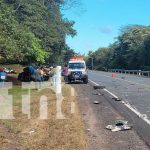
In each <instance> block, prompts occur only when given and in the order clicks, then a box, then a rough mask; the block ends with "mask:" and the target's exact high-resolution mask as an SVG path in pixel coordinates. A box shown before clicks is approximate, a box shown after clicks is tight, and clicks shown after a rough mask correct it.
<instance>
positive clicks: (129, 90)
mask: <svg viewBox="0 0 150 150" xmlns="http://www.w3.org/2000/svg"><path fill="white" fill-rule="evenodd" d="M88 75H89V79H90V80H92V81H94V82H95V83H97V84H99V85H104V86H106V89H107V90H108V91H110V92H111V93H113V94H115V95H116V96H117V97H119V98H122V99H123V101H125V102H126V103H128V104H130V105H131V107H132V108H133V109H134V110H135V111H136V112H137V113H139V114H141V115H142V116H143V117H145V118H147V122H148V121H149V120H150V78H145V77H140V76H135V75H127V74H113V75H112V73H108V72H101V71H88ZM149 123H150V122H149Z"/></svg>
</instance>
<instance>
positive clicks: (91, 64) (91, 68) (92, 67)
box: [89, 57, 94, 70]
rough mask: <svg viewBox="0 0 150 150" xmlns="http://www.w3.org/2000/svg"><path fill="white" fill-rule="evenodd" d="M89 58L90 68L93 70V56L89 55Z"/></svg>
mask: <svg viewBox="0 0 150 150" xmlns="http://www.w3.org/2000/svg"><path fill="white" fill-rule="evenodd" d="M89 58H90V59H91V69H92V70H93V65H94V64H93V57H89Z"/></svg>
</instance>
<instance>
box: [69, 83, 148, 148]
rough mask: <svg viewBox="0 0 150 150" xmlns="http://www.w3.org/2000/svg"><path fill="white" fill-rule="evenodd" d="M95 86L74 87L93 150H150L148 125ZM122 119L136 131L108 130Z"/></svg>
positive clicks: (90, 84) (81, 85) (90, 146)
mask: <svg viewBox="0 0 150 150" xmlns="http://www.w3.org/2000/svg"><path fill="white" fill-rule="evenodd" d="M93 85H94V84H93V83H91V82H89V84H72V86H73V87H74V88H75V91H76V92H77V100H78V104H79V106H80V112H81V114H82V119H83V121H84V123H85V127H86V129H87V135H88V141H89V148H90V149H91V150H148V149H149V148H150V147H148V146H147V145H149V146H150V141H149V139H150V134H149V133H148V132H149V131H150V126H149V125H148V124H146V123H145V124H144V123H143V122H144V121H143V120H142V119H141V118H139V117H137V116H136V114H134V113H133V112H132V111H129V110H128V108H127V107H125V106H124V104H123V103H121V102H120V101H119V102H118V101H115V100H113V99H112V98H111V97H110V94H109V93H107V92H106V91H104V90H102V89H100V90H99V89H98V90H94V88H93ZM94 101H98V102H99V104H94V103H93V102H94ZM118 119H123V120H127V121H129V124H131V125H132V126H133V128H132V130H126V131H119V132H111V131H110V130H107V129H106V126H107V125H108V124H111V123H112V122H113V121H115V120H118ZM137 133H139V134H137ZM139 135H140V136H139ZM142 139H143V140H142ZM145 143H146V144H147V145H146V144H145Z"/></svg>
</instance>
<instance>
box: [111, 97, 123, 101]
mask: <svg viewBox="0 0 150 150" xmlns="http://www.w3.org/2000/svg"><path fill="white" fill-rule="evenodd" d="M112 99H114V100H115V101H121V100H122V99H121V98H119V97H113V98H112Z"/></svg>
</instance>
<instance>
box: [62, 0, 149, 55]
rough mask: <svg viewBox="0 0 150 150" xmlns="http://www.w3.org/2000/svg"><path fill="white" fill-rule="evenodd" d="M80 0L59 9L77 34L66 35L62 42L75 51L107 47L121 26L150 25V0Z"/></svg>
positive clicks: (83, 51)
mask: <svg viewBox="0 0 150 150" xmlns="http://www.w3.org/2000/svg"><path fill="white" fill-rule="evenodd" d="M80 1H81V3H80V4H79V5H74V7H73V8H71V9H68V10H65V11H63V12H62V13H63V15H64V18H68V19H69V20H73V21H75V25H74V29H75V30H76V31H77V35H76V36H75V37H74V38H71V37H67V39H66V42H67V44H68V45H69V46H70V47H71V48H72V49H74V50H75V51H76V52H77V53H78V52H79V53H80V54H87V53H88V51H89V50H92V51H95V50H97V49H98V48H100V47H107V46H109V45H110V44H111V43H113V42H115V40H116V37H117V36H118V35H119V34H120V29H121V28H122V27H124V26H127V25H134V24H139V25H150V0H80ZM75 6H76V7H75Z"/></svg>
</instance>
